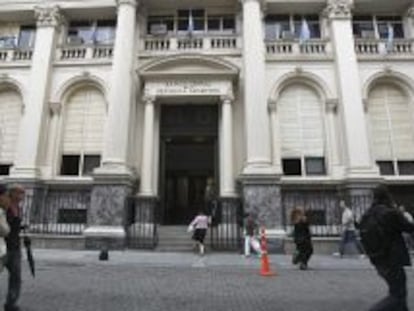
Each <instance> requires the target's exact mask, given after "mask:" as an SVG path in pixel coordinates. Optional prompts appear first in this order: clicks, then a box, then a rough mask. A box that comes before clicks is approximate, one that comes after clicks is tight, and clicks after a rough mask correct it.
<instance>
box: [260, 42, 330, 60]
mask: <svg viewBox="0 0 414 311" xmlns="http://www.w3.org/2000/svg"><path fill="white" fill-rule="evenodd" d="M266 52H267V54H268V55H270V56H278V55H280V56H284V57H285V56H327V55H329V54H330V53H331V47H330V42H329V41H326V40H309V41H306V42H303V43H300V42H299V41H297V40H289V41H286V40H277V41H266Z"/></svg>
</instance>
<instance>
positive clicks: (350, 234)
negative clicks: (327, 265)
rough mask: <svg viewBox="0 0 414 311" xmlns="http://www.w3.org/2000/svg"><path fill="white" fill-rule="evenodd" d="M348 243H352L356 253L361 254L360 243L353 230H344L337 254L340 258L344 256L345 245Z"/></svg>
mask: <svg viewBox="0 0 414 311" xmlns="http://www.w3.org/2000/svg"><path fill="white" fill-rule="evenodd" d="M348 243H354V244H355V246H356V248H357V249H358V251H359V252H360V253H361V254H363V253H364V249H363V248H362V245H361V242H359V240H358V239H357V236H356V234H355V230H345V231H344V232H343V233H342V236H341V242H340V244H339V254H340V255H341V256H343V255H344V252H345V245H346V244H348Z"/></svg>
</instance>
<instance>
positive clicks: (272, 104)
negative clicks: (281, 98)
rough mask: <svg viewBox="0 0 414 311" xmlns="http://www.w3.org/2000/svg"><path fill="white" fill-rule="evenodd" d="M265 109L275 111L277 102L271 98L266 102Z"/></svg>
mask: <svg viewBox="0 0 414 311" xmlns="http://www.w3.org/2000/svg"><path fill="white" fill-rule="evenodd" d="M267 108H268V110H269V111H276V109H277V100H276V99H274V98H271V99H269V100H268V101H267Z"/></svg>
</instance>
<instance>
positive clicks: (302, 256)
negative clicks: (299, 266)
mask: <svg viewBox="0 0 414 311" xmlns="http://www.w3.org/2000/svg"><path fill="white" fill-rule="evenodd" d="M296 250H297V255H296V260H295V261H296V262H298V263H303V264H305V265H307V264H308V261H309V259H310V257H311V256H312V254H313V247H312V242H311V241H309V240H305V241H300V242H296Z"/></svg>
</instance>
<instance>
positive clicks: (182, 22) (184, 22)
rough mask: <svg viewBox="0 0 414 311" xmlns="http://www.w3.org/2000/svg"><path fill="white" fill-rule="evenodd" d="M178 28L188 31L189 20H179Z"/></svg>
mask: <svg viewBox="0 0 414 311" xmlns="http://www.w3.org/2000/svg"><path fill="white" fill-rule="evenodd" d="M177 28H178V30H180V31H187V30H188V19H186V20H179V21H178V25H177Z"/></svg>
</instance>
